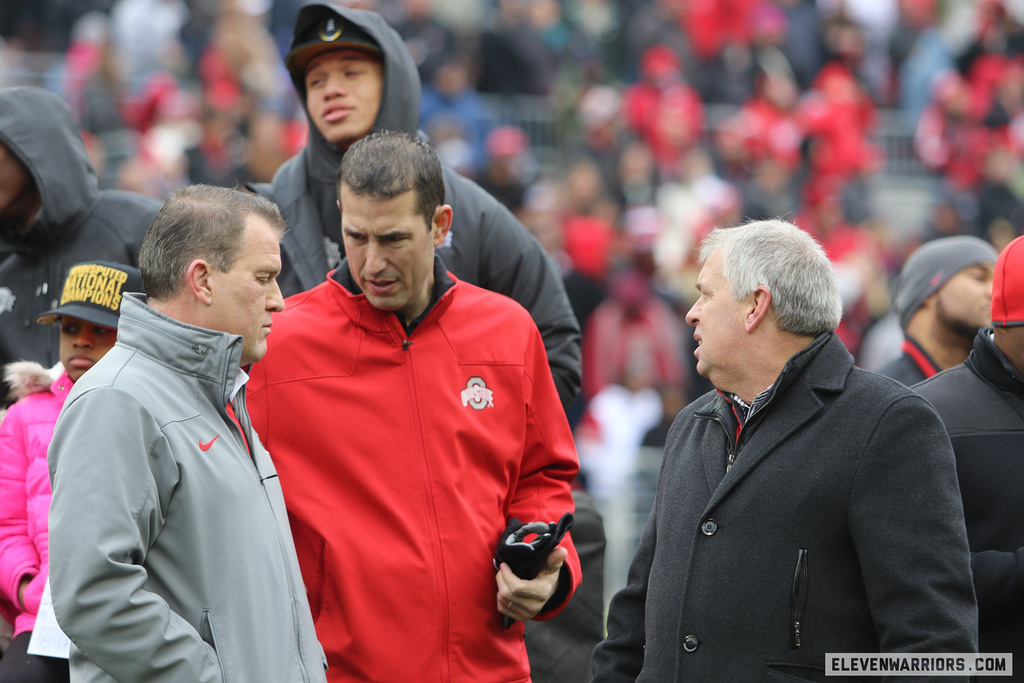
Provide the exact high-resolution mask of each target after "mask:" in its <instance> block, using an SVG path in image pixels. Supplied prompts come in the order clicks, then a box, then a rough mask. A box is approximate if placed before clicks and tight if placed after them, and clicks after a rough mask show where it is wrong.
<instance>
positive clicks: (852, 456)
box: [593, 334, 977, 683]
mask: <svg viewBox="0 0 1024 683" xmlns="http://www.w3.org/2000/svg"><path fill="white" fill-rule="evenodd" d="M735 434H736V421H735V418H733V417H732V411H731V408H730V406H729V404H728V402H727V401H726V400H725V399H724V398H723V397H722V396H721V395H720V394H718V393H717V392H714V391H713V392H711V393H708V394H706V395H705V396H703V397H701V398H700V399H698V400H697V401H695V402H694V403H692V404H690V405H689V406H687V407H686V408H684V409H683V410H682V411H681V412H680V413H679V415H678V417H677V418H676V420H675V423H674V424H673V425H672V428H671V430H670V432H669V436H668V441H667V444H666V447H665V459H664V463H663V465H662V470H661V475H660V478H659V482H658V491H657V498H656V501H655V505H654V510H653V511H652V513H651V517H650V519H649V521H648V524H647V527H646V529H645V531H644V533H643V535H642V537H641V539H640V544H639V548H638V550H637V553H636V556H635V557H634V560H633V564H632V567H631V568H630V572H629V579H628V585H627V586H626V588H624V589H623V590H622V591H620V592H619V593H618V594H617V595H616V596H615V598H614V599H613V601H612V604H611V609H610V612H609V616H608V636H607V638H606V639H605V641H604V642H603V643H602V644H600V645H599V646H598V647H597V649H596V650H595V653H594V671H595V677H594V679H593V680H594V681H601V682H606V681H609V682H610V681H633V680H637V681H648V682H657V683H669V682H670V681H687V682H690V681H709V682H715V683H721V682H722V681H744V682H745V681H785V680H812V681H825V680H826V679H825V676H824V665H825V654H826V653H844V652H845V653H860V652H878V651H882V652H922V653H949V652H974V651H976V646H977V607H976V603H975V599H974V589H973V586H972V584H971V573H970V557H969V552H968V549H967V537H966V532H965V529H964V521H963V511H962V508H961V504H960V496H959V492H958V490H957V485H956V472H955V469H954V463H953V452H952V448H951V447H950V444H949V438H948V437H947V436H946V432H945V430H944V429H943V427H942V423H941V422H940V420H939V418H938V416H937V415H936V414H935V411H934V410H932V408H931V407H930V406H929V405H928V403H927V402H926V401H924V400H922V399H921V397H920V396H918V395H916V394H915V393H914V392H913V391H911V390H910V389H908V388H906V387H904V386H902V385H900V384H899V383H897V382H894V381H892V380H890V379H887V378H884V377H881V376H880V375H876V374H873V373H869V372H866V371H864V370H861V369H859V368H855V367H854V366H853V358H852V357H851V356H850V354H849V352H848V351H847V350H846V348H845V347H844V346H843V344H842V342H841V341H839V339H838V337H836V336H835V335H833V334H828V335H823V336H822V337H819V338H818V339H817V340H816V341H815V342H814V343H812V344H811V345H810V346H809V347H808V348H806V349H804V350H803V351H801V352H800V353H798V354H796V355H795V356H793V358H791V359H790V360H789V362H788V363H787V364H786V367H785V368H784V369H783V371H782V374H781V375H780V376H779V378H778V379H777V380H776V382H775V384H774V389H773V395H772V396H771V398H770V399H769V402H768V404H767V405H766V406H764V407H763V408H761V409H760V410H759V411H758V412H756V413H755V414H754V415H752V416H751V418H750V420H749V421H748V423H747V424H746V426H745V427H744V428H743V431H742V432H741V434H740V436H739V439H738V446H737V445H734V439H735ZM730 451H733V452H735V453H736V459H735V464H734V465H733V467H732V468H731V469H730V470H729V471H728V473H726V460H727V454H728V453H729V452H730ZM827 680H829V681H834V680H839V679H837V678H833V677H830V678H828V679H827ZM872 680H878V679H872ZM896 680H898V681H907V680H913V679H910V678H899V679H896ZM943 680H948V681H953V680H961V679H957V678H944V679H943ZM962 680H966V679H962Z"/></svg>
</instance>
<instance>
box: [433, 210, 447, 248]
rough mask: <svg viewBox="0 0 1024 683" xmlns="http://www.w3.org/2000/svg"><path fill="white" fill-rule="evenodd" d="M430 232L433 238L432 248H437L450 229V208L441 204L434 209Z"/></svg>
mask: <svg viewBox="0 0 1024 683" xmlns="http://www.w3.org/2000/svg"><path fill="white" fill-rule="evenodd" d="M430 225H431V228H430V231H431V233H432V234H433V236H434V246H435V247H439V246H441V244H442V243H443V242H444V238H445V237H447V235H448V231H449V230H451V227H452V207H451V206H449V205H448V204H442V205H441V206H439V207H437V208H436V209H434V217H433V218H432V219H431V221H430Z"/></svg>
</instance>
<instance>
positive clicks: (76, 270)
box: [36, 261, 142, 382]
mask: <svg viewBox="0 0 1024 683" xmlns="http://www.w3.org/2000/svg"><path fill="white" fill-rule="evenodd" d="M141 291H142V278H141V276H140V275H139V270H138V268H134V267H132V266H128V265H125V264H122V263H113V262H111V261H87V262H83V263H76V264H75V265H73V266H72V267H71V269H70V270H69V271H68V276H67V278H66V279H65V280H64V287H63V289H62V290H61V295H60V304H59V305H58V306H57V307H56V308H53V309H51V310H49V311H45V312H44V313H41V314H40V315H39V316H38V317H37V318H36V322H37V323H41V324H44V325H45V324H51V323H59V324H60V361H61V364H62V365H63V366H64V369H65V371H66V372H67V373H68V377H70V378H71V381H72V382H75V381H77V380H78V378H79V377H81V376H82V375H83V374H85V371H86V370H88V369H89V368H91V367H92V366H93V365H95V364H96V362H97V361H98V360H99V359H100V358H102V357H103V355H104V354H105V353H106V352H107V351H109V350H110V349H111V347H113V346H114V342H115V341H117V321H118V317H119V315H120V308H121V297H122V295H123V294H124V293H126V292H141Z"/></svg>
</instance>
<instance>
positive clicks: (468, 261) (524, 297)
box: [252, 3, 580, 406]
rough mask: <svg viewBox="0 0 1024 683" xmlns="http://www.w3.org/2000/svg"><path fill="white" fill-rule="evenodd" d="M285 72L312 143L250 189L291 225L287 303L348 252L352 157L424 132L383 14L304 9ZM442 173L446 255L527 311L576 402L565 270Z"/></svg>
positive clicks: (506, 215)
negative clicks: (448, 214)
mask: <svg viewBox="0 0 1024 683" xmlns="http://www.w3.org/2000/svg"><path fill="white" fill-rule="evenodd" d="M285 65H286V66H287V67H288V72H289V73H290V74H291V78H292V82H293V84H294V85H295V90H296V93H297V95H298V97H299V99H300V101H301V102H302V104H303V105H304V107H305V109H306V113H307V116H308V117H309V122H310V128H309V142H308V143H307V145H306V146H305V147H304V148H303V149H302V151H300V152H299V153H298V154H297V155H296V156H295V157H293V158H292V159H290V160H289V161H287V162H285V164H284V165H283V166H282V167H281V168H280V169H279V170H278V172H277V173H276V174H275V176H274V179H273V181H272V182H271V183H270V184H269V185H267V184H261V185H254V186H253V187H252V189H254V190H255V191H257V192H259V193H260V194H263V195H264V196H266V197H269V198H270V199H272V200H273V201H275V202H276V203H277V204H278V206H280V207H281V213H282V214H283V215H284V217H285V220H286V221H287V222H288V227H289V229H288V233H287V234H286V236H285V238H284V240H283V241H282V243H281V252H282V261H283V264H282V271H281V276H280V278H279V281H280V283H281V290H282V292H283V293H284V294H285V296H289V295H291V294H295V293H298V292H301V291H305V290H307V289H310V288H311V287H313V286H314V285H317V284H319V283H320V282H322V281H323V280H324V279H325V278H326V275H327V272H328V271H329V270H331V269H333V268H335V267H336V266H337V265H338V263H339V262H340V261H341V257H342V256H343V255H344V254H343V249H344V247H343V246H342V240H341V228H340V225H341V213H340V210H339V207H338V202H337V194H336V186H335V176H336V174H337V171H338V166H339V165H340V163H341V159H342V157H343V156H344V155H345V151H346V150H347V149H348V147H349V146H350V145H351V144H352V143H354V142H355V141H357V140H359V139H361V138H363V137H365V136H366V135H367V134H368V133H370V132H371V131H374V130H399V131H405V132H408V133H414V134H415V133H416V132H417V130H418V123H419V111H420V78H419V73H418V71H417V69H416V63H415V62H414V61H413V59H412V57H411V55H410V53H409V49H408V47H407V46H406V45H405V43H404V42H403V40H402V38H401V36H400V35H399V34H398V32H397V31H395V30H394V29H393V28H392V27H391V26H389V25H388V24H387V23H386V22H385V21H384V19H383V18H382V17H381V16H380V15H378V14H376V13H374V12H368V11H363V10H354V9H349V8H346V7H342V6H340V5H336V4H328V3H316V4H310V5H307V6H305V7H303V8H302V9H301V10H300V11H299V14H298V17H297V19H296V22H295V31H294V33H293V34H292V43H291V48H290V50H289V52H288V55H287V57H286V58H285ZM444 176H445V177H444V180H445V203H447V204H449V205H451V206H452V208H453V211H454V214H455V215H456V216H458V222H457V223H456V224H455V225H453V226H452V230H451V232H450V235H449V238H448V240H447V241H446V242H445V243H444V244H443V245H441V246H440V247H439V248H438V254H440V256H441V257H442V259H443V260H444V263H445V266H446V267H447V268H448V270H450V271H451V272H452V273H454V274H455V275H456V277H458V278H460V279H462V280H465V281H467V282H471V283H473V284H475V285H478V286H480V287H483V288H485V289H490V290H492V291H495V292H498V293H500V294H504V295H506V296H509V297H511V298H513V299H515V300H516V301H518V302H519V303H520V304H521V305H522V306H523V307H524V308H526V309H527V310H528V311H529V312H530V315H531V316H532V317H533V320H534V322H535V323H536V324H537V327H538V328H539V329H540V332H541V336H542V337H543V339H544V346H545V349H546V351H547V357H548V363H549V365H550V366H551V372H552V375H553V376H554V378H555V386H556V387H557V389H558V394H559V398H560V399H561V401H562V404H563V406H568V405H569V404H570V403H571V402H572V400H573V398H575V396H576V394H577V393H578V391H579V386H580V344H579V342H580V331H579V325H578V323H577V322H576V318H575V316H574V315H573V311H572V307H571V306H570V304H569V299H568V296H567V295H566V293H565V287H564V285H563V284H562V280H561V277H560V275H559V272H558V267H557V265H556V264H555V262H554V260H553V259H551V258H550V257H549V256H548V255H547V254H546V253H545V252H544V249H543V247H542V246H541V245H540V243H539V242H538V241H537V240H536V239H534V238H533V236H532V235H530V234H529V232H528V231H527V230H526V228H525V227H524V226H523V225H522V224H521V223H519V221H518V220H516V218H515V217H514V216H513V215H512V214H511V213H510V212H509V211H508V210H507V209H506V208H505V207H504V206H503V205H502V204H501V203H500V202H498V200H496V199H495V198H494V197H492V196H491V195H489V194H488V193H487V192H486V191H484V190H483V189H482V188H480V186H478V185H477V184H476V183H474V182H472V181H470V180H468V179H466V178H464V177H462V176H460V175H458V174H457V173H456V172H454V171H453V170H451V169H450V168H445V169H444Z"/></svg>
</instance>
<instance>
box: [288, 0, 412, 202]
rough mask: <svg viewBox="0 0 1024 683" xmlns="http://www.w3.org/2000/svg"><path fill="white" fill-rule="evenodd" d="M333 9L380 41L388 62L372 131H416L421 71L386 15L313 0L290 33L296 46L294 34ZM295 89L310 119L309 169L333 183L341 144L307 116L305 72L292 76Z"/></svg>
mask: <svg viewBox="0 0 1024 683" xmlns="http://www.w3.org/2000/svg"><path fill="white" fill-rule="evenodd" d="M329 12H333V13H334V14H336V15H338V16H340V17H341V18H342V19H344V20H345V21H347V22H350V23H352V24H355V25H356V26H358V27H359V28H361V29H363V30H364V31H366V32H367V33H369V34H370V35H371V36H373V39H374V40H376V41H377V43H378V44H379V45H380V51H381V59H382V60H383V62H384V91H383V93H382V95H381V101H380V108H379V109H378V111H377V119H376V120H375V121H374V124H373V130H401V131H405V132H407V133H416V131H417V129H418V127H419V120H420V75H419V71H417V69H416V62H415V61H413V58H412V55H411V54H410V53H409V48H408V47H407V46H406V44H405V41H404V40H402V36H400V35H399V34H398V32H397V31H396V30H395V29H393V28H391V26H389V25H388V23H387V22H386V21H384V18H383V17H381V16H380V15H379V14H377V13H376V12H370V11H367V10H358V9H350V8H348V7H343V6H341V5H338V4H335V3H314V4H310V5H306V6H305V7H303V8H302V9H301V10H299V15H298V17H297V18H296V20H295V30H294V31H293V32H292V45H291V46H289V51H290V50H291V49H292V47H294V46H295V36H300V35H303V34H304V33H305V32H306V30H307V28H308V27H309V26H310V25H311V24H315V23H316V22H317V21H319V20H320V19H321V18H322V17H323V16H324V14H325V13H329ZM291 76H292V84H293V85H294V86H295V93H296V95H297V96H298V98H299V101H300V102H301V103H302V108H303V109H304V110H305V112H306V118H307V119H308V120H309V143H308V144H307V145H306V146H305V147H304V148H303V151H302V154H303V155H305V164H306V172H307V173H308V174H309V177H310V178H316V179H318V180H324V179H326V180H329V181H330V182H331V183H333V182H334V179H335V177H336V175H337V172H338V166H339V165H341V159H342V157H343V156H344V155H345V152H344V151H343V150H342V149H341V148H339V147H338V146H337V145H335V144H333V143H331V142H328V141H327V139H326V138H324V136H323V134H321V133H320V130H319V129H318V128H317V127H316V124H314V123H313V120H312V119H311V118H309V108H308V107H307V106H306V83H305V78H304V75H303V74H292V75H291Z"/></svg>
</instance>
